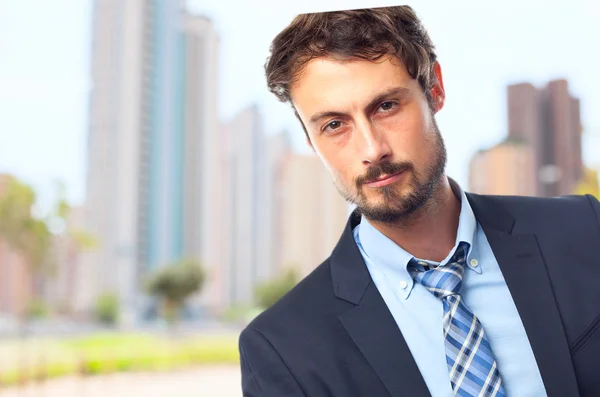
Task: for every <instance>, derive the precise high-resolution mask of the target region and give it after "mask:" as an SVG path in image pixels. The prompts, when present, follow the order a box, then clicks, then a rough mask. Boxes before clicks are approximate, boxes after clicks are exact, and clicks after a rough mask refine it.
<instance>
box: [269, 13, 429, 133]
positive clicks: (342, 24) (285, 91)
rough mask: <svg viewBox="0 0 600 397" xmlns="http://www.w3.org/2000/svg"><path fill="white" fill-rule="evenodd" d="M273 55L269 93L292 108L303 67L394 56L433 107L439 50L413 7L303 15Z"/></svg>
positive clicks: (277, 41) (284, 33)
mask: <svg viewBox="0 0 600 397" xmlns="http://www.w3.org/2000/svg"><path fill="white" fill-rule="evenodd" d="M270 51H271V55H270V57H269V58H268V59H267V62H266V64H265V73H266V77H267V85H268V87H269V91H271V92H272V93H274V94H275V95H276V96H277V98H278V99H279V100H280V101H282V102H290V104H291V105H292V107H294V105H293V103H292V101H291V97H290V86H291V85H292V84H293V83H294V81H295V79H296V78H297V77H298V75H299V74H300V73H301V72H302V70H303V67H304V65H306V63H307V62H308V61H310V60H311V59H314V58H320V57H327V56H334V57H341V58H348V59H351V58H360V59H365V60H369V61H375V60H377V59H379V58H381V57H382V56H384V55H387V54H390V55H394V56H396V57H398V58H399V59H400V60H401V61H402V62H403V63H404V65H405V66H406V68H407V70H408V73H409V74H410V75H411V76H412V77H413V78H414V79H417V80H418V82H419V84H420V86H421V88H422V89H423V91H424V93H425V95H426V97H427V100H428V101H429V102H431V97H430V93H429V89H430V88H431V85H432V84H433V83H434V82H435V80H436V79H435V74H434V71H433V70H434V69H433V66H434V64H435V62H436V54H435V48H434V46H433V44H432V42H431V40H430V38H429V35H428V34H427V31H426V30H425V28H424V27H423V25H422V24H421V21H420V20H419V18H418V17H417V15H416V14H415V12H414V11H413V9H412V8H410V7H409V6H395V7H379V8H366V9H359V10H346V11H333V12H320V13H312V14H301V15H298V16H297V17H296V18H294V20H293V21H292V22H291V23H290V25H288V26H287V27H286V28H285V29H284V30H283V31H281V32H280V33H279V34H278V35H277V36H276V37H275V39H274V40H273V42H272V44H271V47H270ZM294 111H295V108H294ZM296 116H297V117H298V114H297V113H296ZM298 119H300V117H298ZM303 127H304V125H303ZM305 132H306V129H305Z"/></svg>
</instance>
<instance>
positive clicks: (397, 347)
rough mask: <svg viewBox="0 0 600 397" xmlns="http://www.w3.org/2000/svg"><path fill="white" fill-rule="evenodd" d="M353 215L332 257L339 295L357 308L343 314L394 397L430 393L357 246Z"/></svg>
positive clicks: (334, 279)
mask: <svg viewBox="0 0 600 397" xmlns="http://www.w3.org/2000/svg"><path fill="white" fill-rule="evenodd" d="M359 222H360V218H359V217H358V216H357V215H356V214H353V215H352V216H351V217H350V220H349V222H348V225H347V226H346V229H345V231H344V233H343V235H342V238H341V239H340V242H339V243H338V245H337V247H336V248H335V249H334V251H333V253H332V256H331V276H332V281H333V288H334V293H335V295H336V296H337V297H338V298H340V299H343V300H345V301H347V302H350V303H352V304H354V305H355V307H353V308H351V309H350V310H348V311H346V312H344V313H342V314H341V315H340V317H339V319H340V321H341V323H342V325H343V326H344V328H345V329H346V331H347V332H348V334H349V335H350V337H351V338H352V340H353V341H354V343H356V346H357V347H358V349H359V350H360V351H361V353H362V354H363V355H364V356H365V358H366V360H367V361H368V362H369V364H370V365H371V367H372V368H373V370H374V371H375V373H376V374H377V376H379V378H380V379H381V382H382V383H383V385H384V386H385V388H386V389H387V390H388V392H389V393H390V395H391V396H394V397H395V396H411V397H412V396H414V397H425V396H430V394H429V391H428V389H427V386H426V385H425V381H424V380H423V377H422V376H421V373H420V372H419V369H418V367H417V364H416V363H415V361H414V359H413V357H412V354H411V353H410V350H409V349H408V345H407V344H406V341H405V340H404V337H403V336H402V333H401V332H400V330H399V329H398V326H397V325H396V322H395V320H394V318H393V316H392V314H391V313H390V312H389V309H388V307H387V305H386V304H385V301H384V300H383V298H382V297H381V295H380V294H379V291H378V290H377V288H376V287H375V284H374V283H373V282H372V281H371V276H370V274H369V271H368V270H367V267H366V265H365V263H364V261H363V258H362V256H361V254H360V251H359V250H358V247H357V246H356V243H355V241H354V236H353V233H352V230H353V229H354V227H355V226H356V225H357V224H358V223H359Z"/></svg>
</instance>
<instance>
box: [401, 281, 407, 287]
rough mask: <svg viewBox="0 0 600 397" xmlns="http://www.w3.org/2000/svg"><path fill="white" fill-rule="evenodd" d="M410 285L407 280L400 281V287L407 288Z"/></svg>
mask: <svg viewBox="0 0 600 397" xmlns="http://www.w3.org/2000/svg"><path fill="white" fill-rule="evenodd" d="M406 287H408V283H407V282H406V281H400V288H402V289H406Z"/></svg>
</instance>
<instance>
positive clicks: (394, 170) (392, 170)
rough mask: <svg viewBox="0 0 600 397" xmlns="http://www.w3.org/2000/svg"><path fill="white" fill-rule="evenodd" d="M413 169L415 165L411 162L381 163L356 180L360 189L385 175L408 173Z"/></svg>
mask: <svg viewBox="0 0 600 397" xmlns="http://www.w3.org/2000/svg"><path fill="white" fill-rule="evenodd" d="M411 168H413V165H412V163H411V162H409V161H402V162H397V163H390V162H386V163H381V164H379V165H374V166H371V167H369V168H368V169H367V171H366V172H365V173H364V175H361V176H359V177H358V178H356V187H357V188H359V187H361V186H362V185H364V184H365V183H370V182H374V181H376V180H377V179H379V177H380V176H381V175H383V174H386V175H393V174H398V173H400V172H402V171H406V170H409V169H411Z"/></svg>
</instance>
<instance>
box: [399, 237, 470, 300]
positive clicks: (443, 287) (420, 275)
mask: <svg viewBox="0 0 600 397" xmlns="http://www.w3.org/2000/svg"><path fill="white" fill-rule="evenodd" d="M468 251H469V244H468V243H465V242H461V243H460V244H459V246H458V248H457V249H456V251H455V252H454V255H452V258H450V261H449V262H448V264H446V265H444V266H436V267H433V268H430V269H429V270H428V269H427V268H424V267H423V266H422V265H420V264H419V263H418V261H417V260H416V259H415V258H412V259H411V260H410V264H409V269H410V273H411V275H412V276H413V278H414V279H415V280H416V281H418V282H419V283H420V284H421V285H423V286H424V287H425V288H427V290H428V291H429V292H431V293H432V294H433V295H434V296H435V297H436V298H439V299H444V298H446V297H448V296H450V295H458V294H460V289H461V287H462V278H463V274H464V271H465V262H466V260H467V253H468Z"/></svg>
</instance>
